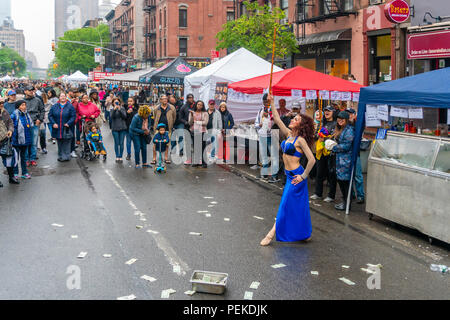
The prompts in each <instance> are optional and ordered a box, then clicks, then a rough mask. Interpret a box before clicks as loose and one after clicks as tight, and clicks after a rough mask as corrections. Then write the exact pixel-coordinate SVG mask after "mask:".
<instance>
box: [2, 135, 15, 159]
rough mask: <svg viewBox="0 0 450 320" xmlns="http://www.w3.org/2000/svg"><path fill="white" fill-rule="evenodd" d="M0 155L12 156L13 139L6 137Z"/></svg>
mask: <svg viewBox="0 0 450 320" xmlns="http://www.w3.org/2000/svg"><path fill="white" fill-rule="evenodd" d="M0 155H2V156H5V157H12V156H13V155H14V150H13V146H12V143H11V139H6V140H4V141H3V142H1V143H0Z"/></svg>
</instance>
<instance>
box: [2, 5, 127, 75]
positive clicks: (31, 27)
mask: <svg viewBox="0 0 450 320" xmlns="http://www.w3.org/2000/svg"><path fill="white" fill-rule="evenodd" d="M111 2H113V3H116V4H117V3H119V2H120V0H112V1H111ZM100 3H101V2H100ZM11 6H12V8H11V10H12V19H13V20H14V26H15V28H16V29H21V30H23V31H24V34H25V49H26V50H27V51H31V52H33V53H34V54H35V55H36V58H37V60H38V63H39V68H47V67H48V64H49V63H50V61H51V60H52V59H53V57H54V54H53V52H52V40H53V39H54V37H55V1H54V0H12V1H11Z"/></svg>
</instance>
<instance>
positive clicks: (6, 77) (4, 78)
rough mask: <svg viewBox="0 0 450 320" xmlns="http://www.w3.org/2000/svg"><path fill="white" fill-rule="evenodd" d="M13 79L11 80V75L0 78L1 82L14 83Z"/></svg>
mask: <svg viewBox="0 0 450 320" xmlns="http://www.w3.org/2000/svg"><path fill="white" fill-rule="evenodd" d="M12 80H13V78H11V77H10V76H9V75H6V76H4V77H3V78H0V81H12Z"/></svg>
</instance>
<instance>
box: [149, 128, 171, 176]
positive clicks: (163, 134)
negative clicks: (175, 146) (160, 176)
mask: <svg viewBox="0 0 450 320" xmlns="http://www.w3.org/2000/svg"><path fill="white" fill-rule="evenodd" d="M157 130H158V133H157V134H156V135H155V137H154V138H153V148H155V150H156V160H157V164H156V166H155V173H161V172H164V173H166V172H167V169H166V166H165V164H164V161H163V155H164V153H165V152H166V148H167V145H168V144H169V142H170V138H169V134H168V133H167V131H166V125H165V124H164V123H160V124H159V125H158V127H157Z"/></svg>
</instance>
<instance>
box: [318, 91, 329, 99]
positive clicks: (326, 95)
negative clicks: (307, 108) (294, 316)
mask: <svg viewBox="0 0 450 320" xmlns="http://www.w3.org/2000/svg"><path fill="white" fill-rule="evenodd" d="M319 97H320V98H321V99H323V100H330V91H327V90H320V91H319Z"/></svg>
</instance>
